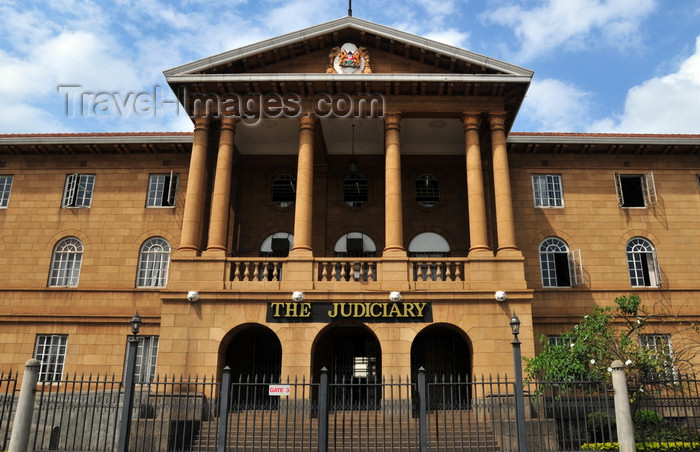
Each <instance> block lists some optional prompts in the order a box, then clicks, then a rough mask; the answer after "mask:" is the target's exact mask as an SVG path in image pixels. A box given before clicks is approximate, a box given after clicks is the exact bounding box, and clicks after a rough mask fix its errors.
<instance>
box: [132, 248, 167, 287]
mask: <svg viewBox="0 0 700 452" xmlns="http://www.w3.org/2000/svg"><path fill="white" fill-rule="evenodd" d="M169 265H170V244H169V243H168V241H167V240H165V239H164V238H162V237H151V238H150V239H148V240H146V241H145V242H144V244H143V245H142V246H141V251H140V253H139V267H138V277H137V283H136V285H137V286H138V287H165V286H166V285H167V284H168V267H169Z"/></svg>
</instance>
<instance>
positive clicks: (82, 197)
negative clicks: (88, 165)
mask: <svg viewBox="0 0 700 452" xmlns="http://www.w3.org/2000/svg"><path fill="white" fill-rule="evenodd" d="M94 188H95V175H94V174H78V173H74V174H69V175H68V176H66V185H65V188H64V189H63V202H62V203H61V207H90V204H91V203H92V192H93V190H94Z"/></svg>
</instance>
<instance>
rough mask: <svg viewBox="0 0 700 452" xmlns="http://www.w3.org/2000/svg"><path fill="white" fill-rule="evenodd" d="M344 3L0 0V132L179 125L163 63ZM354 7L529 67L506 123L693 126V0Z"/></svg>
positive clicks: (641, 128)
mask: <svg viewBox="0 0 700 452" xmlns="http://www.w3.org/2000/svg"><path fill="white" fill-rule="evenodd" d="M347 8H348V3H347V1H346V0H278V1H273V0H260V1H244V0H189V1H184V0H183V1H177V0H173V1H166V0H114V1H112V2H108V1H106V0H102V1H100V0H52V1H43V2H39V1H32V0H23V1H8V0H0V133H56V132H141V131H191V130H192V124H191V122H190V121H189V118H187V117H186V116H185V115H184V114H182V113H180V114H179V115H178V114H177V112H176V111H175V109H174V108H168V107H167V106H168V105H170V104H168V101H170V100H174V95H173V94H172V93H171V92H170V90H169V88H168V86H167V84H166V83H165V79H164V77H163V75H162V71H164V70H166V69H170V68H173V67H175V66H179V65H181V64H184V63H187V62H190V61H193V60H197V59H200V58H204V57H207V56H210V55H213V54H216V53H220V52H224V51H227V50H231V49H235V48H238V47H241V46H243V45H246V44H251V43H254V42H258V41H262V40H265V39H268V38H271V37H274V36H277V35H280V34H283V33H287V32H291V31H295V30H299V29H302V28H305V27H308V26H311V25H316V24H319V23H322V22H325V21H328V20H332V19H336V18H338V17H342V16H345V15H346V14H347ZM353 15H354V16H355V17H358V18H361V19H365V20H369V21H372V22H376V23H379V24H382V25H386V26H390V27H394V28H397V29H400V30H403V31H406V32H409V33H414V34H416V35H420V36H424V37H427V38H431V39H435V40H438V41H441V42H444V43H447V44H451V45H454V46H458V47H462V48H465V49H468V50H471V51H473V52H476V53H480V54H483V55H487V56H489V57H493V58H497V59H500V60H503V61H507V62H509V63H513V64H517V65H519V66H523V67H525V68H527V69H530V70H533V71H535V75H534V78H533V83H532V85H531V87H530V90H529V92H528V96H527V98H526V100H525V102H524V104H523V107H522V108H521V110H520V114H519V116H518V119H517V120H516V122H515V125H514V126H513V130H514V131H523V132H544V131H547V132H596V133H598V132H624V133H628V132H629V133H700V0H509V1H506V0H462V1H456V0H455V1H450V0H404V1H394V0H372V1H369V0H355V1H354V2H353ZM69 85H74V86H78V87H79V88H65V86H69ZM59 86H61V87H64V88H61V89H59ZM76 90H81V91H85V92H93V93H98V92H109V93H118V94H119V95H120V96H122V98H124V99H126V98H127V96H128V95H129V93H134V94H137V93H140V92H146V93H153V92H154V90H155V93H156V94H155V95H154V96H153V97H156V98H158V99H161V100H162V101H164V102H165V104H163V105H166V107H163V108H161V109H157V108H156V109H150V110H149V114H138V113H135V110H134V109H133V108H125V109H124V112H123V114H115V113H116V112H113V111H107V112H104V113H103V114H94V112H93V113H90V114H80V112H79V111H74V110H73V111H72V110H71V109H70V108H69V109H68V111H67V105H66V104H67V102H66V101H67V99H68V96H67V94H68V93H69V92H71V93H74V92H76Z"/></svg>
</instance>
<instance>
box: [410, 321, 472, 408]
mask: <svg viewBox="0 0 700 452" xmlns="http://www.w3.org/2000/svg"><path fill="white" fill-rule="evenodd" d="M471 353H472V350H471V346H470V344H469V338H468V337H467V335H466V334H465V333H464V332H463V331H462V330H461V329H459V328H457V327H455V326H454V325H450V324H447V323H438V324H434V325H430V326H428V327H426V328H425V329H423V330H422V331H421V332H420V333H418V335H416V338H415V339H414V340H413V344H412V345H411V377H412V378H413V381H417V376H418V369H419V368H421V367H423V368H424V369H425V377H426V382H427V383H428V399H429V407H430V408H446V407H447V404H448V401H446V400H443V397H442V395H444V394H445V391H444V389H445V388H444V387H440V386H439V385H437V384H438V383H442V382H448V383H450V382H452V383H454V384H456V385H457V386H455V387H452V388H451V390H450V391H447V393H449V394H450V402H449V403H450V404H454V403H455V402H456V405H455V406H454V407H455V408H457V407H459V408H467V407H468V406H469V400H470V398H471V397H470V394H471V388H470V387H469V385H468V382H469V381H470V374H471V369H472V359H471ZM431 384H433V386H432V387H433V390H431ZM455 390H456V391H455ZM455 393H458V394H459V397H457V398H456V399H455V397H454V395H455Z"/></svg>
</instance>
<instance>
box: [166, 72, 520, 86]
mask: <svg viewBox="0 0 700 452" xmlns="http://www.w3.org/2000/svg"><path fill="white" fill-rule="evenodd" d="M263 81H267V82H291V81H303V82H335V81H338V82H352V81H358V82H373V81H386V82H463V83H475V82H476V83H488V82H494V83H503V82H508V83H530V81H531V77H530V76H523V75H510V74H502V75H501V74H498V75H494V74H394V73H372V74H305V73H275V74H261V73H254V74H250V73H249V74H182V75H172V76H170V77H168V83H171V84H177V83H207V82H213V83H224V82H231V83H235V82H263Z"/></svg>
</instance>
